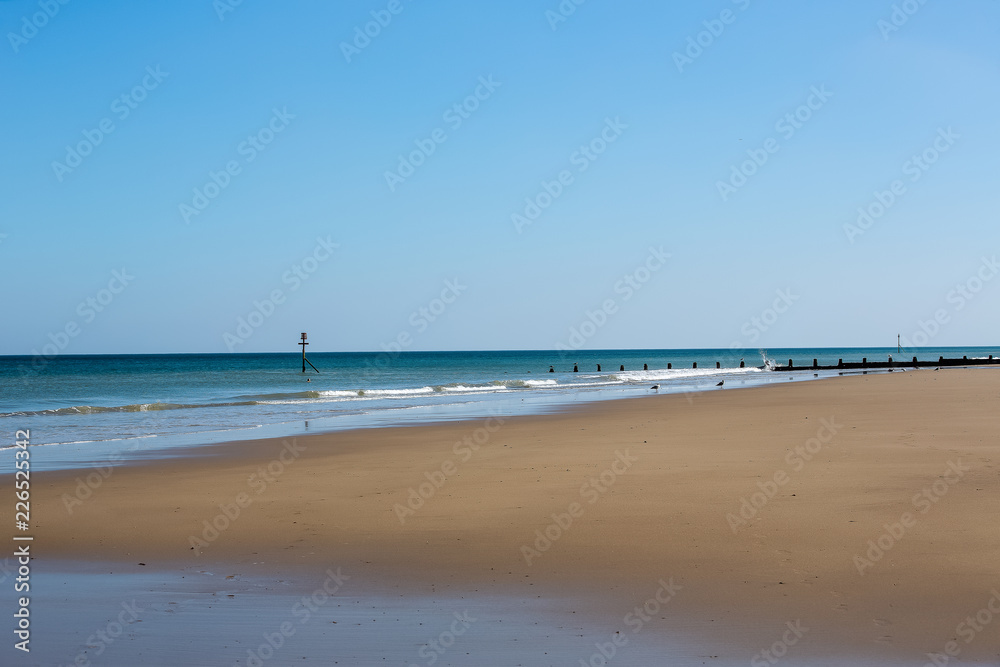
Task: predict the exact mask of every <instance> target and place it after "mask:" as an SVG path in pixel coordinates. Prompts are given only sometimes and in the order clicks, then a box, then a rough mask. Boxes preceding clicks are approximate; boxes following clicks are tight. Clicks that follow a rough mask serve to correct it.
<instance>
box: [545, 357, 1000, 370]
mask: <svg viewBox="0 0 1000 667" xmlns="http://www.w3.org/2000/svg"><path fill="white" fill-rule="evenodd" d="M890 358H891V357H890ZM990 365H1000V357H996V358H994V357H993V355H992V354H991V355H990V356H989V357H987V358H985V359H969V358H968V357H967V356H966V357H962V358H961V359H945V358H944V357H938V360H937V361H917V358H916V357H913V358H912V359H911V360H909V361H903V360H900V359H892V361H889V359H886V360H885V361H868V357H862V359H861V361H847V362H845V361H844V360H843V359H838V360H837V365H836V366H821V365H820V364H819V360H818V359H813V360H812V364H809V363H806V364H796V363H795V360H794V359H789V360H788V365H787V366H778V365H776V366H771V367H770V368H768V367H767V366H757V367H756V368H759V369H761V370H771V371H781V372H787V371H837V370H841V371H843V370H878V369H893V368H941V367H945V366H990ZM673 367H674V365H673V363H668V364H667V369H668V370H670V369H673ZM715 367H716V368H717V369H721V368H722V363H721V362H719V361H716V362H715ZM745 367H746V363H745V362H744V361H743V360H742V359H741V360H740V368H745ZM691 368H698V362H697V361H696V362H694V363H692V364H691ZM642 369H643V370H649V365H648V364H643V365H642ZM597 370H598V372H600V370H601V365H600V364H597ZM619 370H620V371H624V370H625V365H624V364H620V365H619ZM555 372H556V370H555V366H549V373H555ZM573 372H574V373H579V372H580V370H579V365H578V364H573Z"/></svg>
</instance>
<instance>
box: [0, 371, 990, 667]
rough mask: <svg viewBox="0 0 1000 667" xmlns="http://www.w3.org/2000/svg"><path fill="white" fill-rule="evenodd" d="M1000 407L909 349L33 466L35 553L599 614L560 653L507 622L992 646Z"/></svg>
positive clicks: (960, 376) (904, 658)
mask: <svg viewBox="0 0 1000 667" xmlns="http://www.w3.org/2000/svg"><path fill="white" fill-rule="evenodd" d="M998 414H1000V373H997V372H996V371H995V370H993V369H950V370H942V371H940V372H935V371H931V370H921V371H914V372H905V373H904V372H895V373H890V374H880V375H864V376H860V375H859V376H853V377H843V378H835V379H830V380H817V381H812V382H793V383H788V384H784V385H776V386H768V387H758V388H752V389H733V390H725V391H714V392H705V393H700V394H690V395H650V396H649V397H648V398H640V399H630V400H620V401H608V402H603V403H596V404H590V405H587V406H584V407H581V408H579V409H572V410H568V411H566V412H562V413H559V414H554V415H544V416H523V417H507V418H504V417H491V418H489V419H485V420H478V421H471V422H459V423H445V424H436V425H425V426H414V427H403V428H385V429H368V430H358V431H351V432H341V433H333V434H327V435H315V436H308V437H303V438H297V439H295V440H294V441H292V440H286V441H282V440H264V441H251V442H239V443H229V444H224V445H213V446H206V447H203V448H199V449H196V450H189V451H188V452H187V453H185V454H184V455H183V456H181V457H178V458H173V459H170V460H161V461H151V462H146V463H138V464H134V465H129V466H123V467H119V468H115V469H109V470H104V471H98V470H97V469H91V470H84V471H80V470H77V471H64V472H52V473H45V474H40V475H38V477H37V478H35V479H34V480H33V503H32V505H33V507H32V510H33V512H32V514H33V517H34V524H35V526H36V530H35V536H36V537H35V540H36V541H35V546H34V548H35V554H36V555H35V559H36V562H38V563H44V564H45V566H46V567H50V568H63V569H69V570H73V569H74V568H76V569H79V568H80V567H83V566H82V565H81V563H87V564H89V565H88V567H93V568H94V569H95V570H102V571H103V570H105V569H107V570H109V571H111V570H113V571H115V572H116V573H122V574H128V573H139V572H143V573H147V574H148V573H150V572H163V573H164V576H169V577H173V576H175V575H176V574H177V573H180V572H196V571H212V572H215V573H218V574H221V573H225V574H226V575H227V576H231V577H232V578H233V579H231V580H230V581H233V580H235V581H240V580H242V579H248V580H249V579H253V578H257V579H263V580H268V579H271V580H295V579H296V577H300V578H302V579H303V580H304V581H310V579H309V576H312V580H315V579H316V576H315V573H323V572H327V571H330V572H331V575H330V576H333V575H335V574H336V573H337V572H338V568H339V569H340V570H339V571H340V572H342V573H343V574H344V575H347V576H349V577H350V579H349V581H350V591H349V595H351V596H354V597H355V598H359V599H365V598H366V597H369V598H371V599H376V598H379V597H380V596H387V595H388V596H396V597H397V599H398V596H399V595H402V596H404V599H408V598H409V596H413V599H417V598H419V599H423V600H427V599H435V598H436V597H437V598H441V599H444V598H447V599H465V600H468V601H470V604H472V603H474V602H475V601H476V600H477V599H478V600H479V604H482V601H483V600H486V599H489V596H494V595H503V596H506V599H508V600H522V601H534V602H535V603H538V604H542V603H545V602H546V601H549V602H552V604H553V606H555V607H557V608H558V609H559V610H560V613H562V614H564V615H569V614H572V615H575V616H574V618H577V619H580V620H579V623H580V626H581V627H583V626H586V627H587V628H591V629H593V628H597V630H592V631H583V632H580V631H578V630H579V628H577V629H576V630H574V629H572V628H570V627H569V625H567V626H566V628H565V629H560V628H558V627H551V628H548V629H547V633H546V636H548V637H549V638H550V639H552V638H553V637H557V638H558V641H556V640H552V641H553V642H554V643H552V644H551V646H554V647H559V646H562V647H564V648H565V647H566V646H577V645H578V646H579V650H578V651H577V652H576V653H573V654H569V655H564V654H563V653H564V651H563V650H562V649H551V650H556V651H557V653H558V655H556V654H553V653H552V652H551V650H550V648H546V647H547V646H550V643H549V641H548V640H544V639H542V638H539V637H536V638H535V639H534V640H533V639H532V638H531V637H530V636H526V635H524V634H521V635H520V636H521V637H522V645H521V649H524V647H525V644H524V642H527V643H528V646H530V650H529V652H528V654H529V655H537V661H534V660H525V661H524V662H523V664H550V663H551V664H558V663H562V664H579V662H578V659H582V660H583V661H584V664H586V661H587V660H588V659H589V658H590V656H592V655H593V654H594V653H595V651H598V650H599V648H600V646H599V645H598V644H600V643H601V642H604V645H605V646H606V647H608V646H612V645H614V642H615V641H620V642H621V644H620V645H618V646H617V647H616V648H615V649H614V652H615V654H616V655H615V657H614V658H613V660H614V662H615V664H649V663H648V662H647V661H646V659H640V658H639V653H634V654H631V655H630V654H629V650H631V649H632V647H633V646H635V645H636V644H638V642H639V640H640V639H642V640H643V641H647V642H650V641H655V640H657V638H659V639H662V640H666V638H669V639H670V641H673V640H675V639H676V640H677V641H678V642H680V643H681V644H683V646H685V647H687V648H685V649H683V650H684V651H687V652H686V653H684V652H682V653H680V654H678V655H679V656H680V657H679V658H677V660H676V661H674V662H672V663H671V664H729V662H730V661H731V662H733V663H734V664H735V663H737V662H739V663H741V664H746V663H747V662H748V661H753V660H757V661H758V662H756V663H752V664H774V663H775V662H777V661H778V660H784V661H785V663H786V664H814V663H815V664H833V662H824V661H827V660H829V661H832V660H844V661H847V662H846V663H845V664H850V663H851V661H856V664H862V663H864V664H893V663H896V662H899V663H900V664H924V663H926V662H928V661H929V660H930V658H928V657H927V656H926V654H927V653H939V654H941V655H949V656H957V657H958V658H959V659H960V660H961V661H962V662H961V663H960V664H967V663H969V662H971V661H992V662H993V663H994V664H995V661H997V660H1000V640H998V639H997V636H998V635H997V628H998V627H1000V619H996V618H994V617H995V616H996V613H995V612H1000V594H998V593H996V591H1000V566H998V561H997V554H998V553H1000V532H998V531H997V516H998V515H1000V494H998V491H1000V480H998V476H997V470H996V461H995V459H996V458H997V455H998V453H1000V444H998V442H997V424H998V421H997V415H998ZM95 474H96V475H97V477H93V475H95ZM88 475H91V476H92V477H91V483H89V484H88V483H87V481H86V479H87V477H88ZM97 480H99V482H98V481H97ZM9 484H10V479H9V477H8V478H7V479H5V480H4V486H5V487H6V486H8V485H9ZM81 484H82V486H81ZM3 511H4V512H5V513H9V512H10V504H5V505H4V510H3ZM4 516H5V520H7V519H8V517H7V515H6V514H5V515H4ZM11 520H12V519H11ZM310 573H312V574H311V575H310ZM322 579H323V577H320V581H322ZM233 585H235V583H234V584H233ZM303 586H305V584H303ZM305 587H307V588H309V589H312V588H315V585H312V586H305ZM345 590H346V589H345ZM344 594H345V593H343V592H342V591H341V592H338V593H335V594H334V596H335V597H336V595H344ZM261 599H262V600H265V601H266V600H267V599H268V598H267V595H262V597H261ZM259 604H265V605H266V603H259ZM276 604H277V603H276ZM281 605H284V603H283V602H282V603H281ZM282 608H284V607H282ZM497 609H500V607H497ZM983 610H985V611H983ZM511 611H512V613H513V614H515V615H516V614H517V613H518V612H517V609H516V606H512V607H511ZM219 613H220V614H221V613H222V612H219ZM322 613H323V614H327V613H330V614H334V613H335V612H334V607H333V606H329V607H325V608H324V609H323V610H322ZM497 613H498V614H499V616H500V617H501V618H502V617H503V614H502V613H500V612H499V611H498V612H497ZM977 614H978V620H976V619H977ZM987 617H988V618H987ZM208 618H209V619H210V618H211V616H210V615H209V616H208ZM331 618H332V619H334V620H335V619H336V616H335V615H334V616H331ZM509 620H513V619H509ZM970 621H971V622H970ZM984 621H985V623H984ZM191 622H192V623H194V621H191ZM201 622H204V621H203V620H202V621H198V623H201ZM208 622H211V621H210V620H209V621H208ZM324 622H326V621H324ZM329 622H331V623H332V622H333V621H329ZM414 622H417V621H414ZM455 623H458V627H459V628H461V623H459V622H458V621H455ZM152 624H153V622H152V621H147V622H146V623H145V624H143V625H144V626H145V627H144V628H143V630H141V631H137V632H142V631H146V630H147V629H148V626H150V625H152ZM88 625H90V624H88ZM218 627H219V628H220V630H219V638H218V640H219V641H220V642H222V641H223V640H225V636H224V635H225V632H224V630H225V627H226V625H225V623H223V622H221V621H220V625H219V626H218ZM276 627H277V626H276ZM331 627H332V626H331ZM443 627H449V626H447V625H445V626H443ZM976 628H979V629H976ZM265 629H266V628H265ZM602 629H603V630H602ZM595 632H596V633H603V634H594V633H595ZM317 637H318V636H317ZM602 637H603V638H602ZM616 637H617V638H619V639H616ZM629 640H631V642H632V646H629V644H628V642H629ZM322 641H325V640H324V639H322V638H317V639H315V642H320V644H317V645H321V643H322ZM331 641H332V640H331ZM356 641H364V640H362V639H356ZM371 641H372V646H370V647H368V649H367V650H368V652H367V653H366V655H368V656H369V657H371V662H372V663H374V662H378V660H376V657H377V656H378V655H379V650H380V646H379V640H378V639H377V638H371ZM470 641H471V640H470ZM533 641H534V642H535V643H534V644H532V642H533ZM574 642H575V643H574ZM595 642H596V643H595ZM679 645H680V644H679ZM339 646H340V647H341V649H343V648H344V645H343V642H341V643H340V644H339ZM353 648H354V649H357V648H358V647H357V646H354V647H353ZM417 650H418V647H417V646H416V645H414V646H412V647H409V646H408V647H406V651H407V652H408V654H412V658H410V660H411V661H413V662H414V663H417V662H419V663H420V664H427V663H426V661H424V660H422V659H418V653H417ZM546 651H549V653H546ZM764 651H767V652H768V653H766V654H765V653H762V652H764ZM220 655H221V653H220ZM244 655H245V654H244ZM71 657H72V656H67V659H66V660H67V662H68V661H69V660H70V659H71ZM285 657H288V656H285ZM772 658H773V661H774V662H772V660H771V659H772ZM760 661H763V662H760ZM289 662H292V661H289ZM300 662H301V661H299V662H296V664H299V663H300ZM206 664H213V663H212V661H208V662H206ZM214 664H223V662H221V661H217V662H215V663H214ZM224 664H233V661H232V660H228V661H226V662H225V663H224ZM271 664H286V662H284V658H282V659H281V660H278V659H277V658H276V659H275V660H274V661H272V663H271ZM358 664H360V663H358ZM380 664H389V663H380ZM393 664H394V663H393ZM438 664H463V662H462V660H461V659H459V658H458V657H457V656H456V655H455V654H451V655H446V656H444V658H443V659H442V661H441V662H439V663H438ZM484 664H485V663H484ZM591 664H600V660H595V661H593V662H592V663H591ZM838 664H839V663H838Z"/></svg>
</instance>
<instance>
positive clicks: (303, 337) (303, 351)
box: [299, 331, 319, 373]
mask: <svg viewBox="0 0 1000 667" xmlns="http://www.w3.org/2000/svg"><path fill="white" fill-rule="evenodd" d="M308 344H309V343H307V342H306V334H305V332H304V331H303V332H302V341H301V342H300V343H299V345H301V346H302V372H303V373H305V372H306V364H309V365H310V366H312V369H313V370H314V371H316V372H317V373H319V369H318V368H316V367H315V366H313V364H312V362H311V361H309V360H308V359H306V345H308Z"/></svg>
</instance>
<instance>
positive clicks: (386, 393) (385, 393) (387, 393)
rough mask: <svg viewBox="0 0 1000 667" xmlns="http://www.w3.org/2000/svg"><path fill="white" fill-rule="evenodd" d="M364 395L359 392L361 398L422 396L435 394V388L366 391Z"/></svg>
mask: <svg viewBox="0 0 1000 667" xmlns="http://www.w3.org/2000/svg"><path fill="white" fill-rule="evenodd" d="M363 391H364V393H361V392H358V395H359V396H380V397H382V398H386V397H392V396H417V395H420V394H433V393H434V387H420V388H419V389H365V390H363Z"/></svg>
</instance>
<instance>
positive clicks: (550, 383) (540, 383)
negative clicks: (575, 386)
mask: <svg viewBox="0 0 1000 667" xmlns="http://www.w3.org/2000/svg"><path fill="white" fill-rule="evenodd" d="M558 384H559V382H557V381H556V380H525V381H524V386H526V387H555V386H556V385H558Z"/></svg>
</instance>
